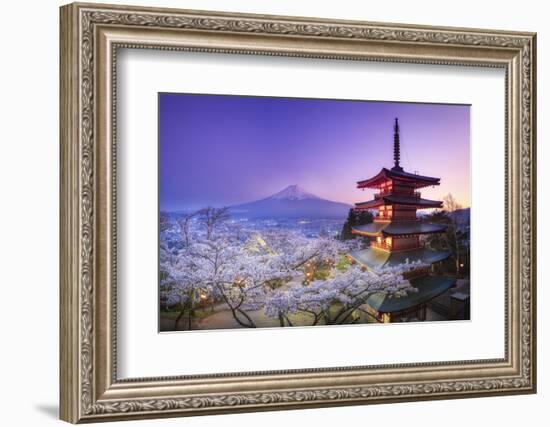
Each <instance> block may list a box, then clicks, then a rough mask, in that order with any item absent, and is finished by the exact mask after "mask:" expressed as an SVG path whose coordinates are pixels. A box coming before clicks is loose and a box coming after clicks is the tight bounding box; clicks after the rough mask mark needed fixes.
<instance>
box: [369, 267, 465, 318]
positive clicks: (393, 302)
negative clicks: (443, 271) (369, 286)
mask: <svg viewBox="0 0 550 427" xmlns="http://www.w3.org/2000/svg"><path fill="white" fill-rule="evenodd" d="M409 281H410V283H411V285H412V286H413V287H415V288H416V289H417V290H418V292H409V293H408V294H407V295H406V296H403V297H392V296H390V295H388V294H384V293H377V294H373V295H372V296H370V297H369V299H368V300H367V304H368V305H369V306H371V307H372V308H374V309H375V310H377V311H378V312H379V313H396V312H400V311H406V310H409V309H411V308H414V307H417V306H419V305H421V304H424V303H426V302H428V301H430V300H432V299H433V298H435V297H437V296H439V295H441V294H442V293H443V292H446V291H448V290H449V289H450V288H451V287H453V285H454V284H455V283H456V279H455V278H453V277H444V276H423V277H417V278H415V279H410V280H409Z"/></svg>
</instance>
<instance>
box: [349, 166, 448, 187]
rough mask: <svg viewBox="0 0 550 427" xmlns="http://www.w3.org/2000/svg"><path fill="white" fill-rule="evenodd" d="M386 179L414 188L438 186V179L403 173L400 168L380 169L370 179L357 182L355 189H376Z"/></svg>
mask: <svg viewBox="0 0 550 427" xmlns="http://www.w3.org/2000/svg"><path fill="white" fill-rule="evenodd" d="M388 179H394V180H398V181H405V182H407V183H410V184H413V187H415V188H421V187H427V186H430V185H439V181H440V179H439V178H435V177H431V176H423V175H417V174H415V173H410V172H405V171H404V170H403V169H402V168H401V167H394V168H392V169H387V168H382V170H380V172H378V174H377V175H375V176H373V177H372V178H369V179H365V180H363V181H358V182H357V188H378V187H379V186H380V185H381V184H382V183H383V182H385V181H386V180H388Z"/></svg>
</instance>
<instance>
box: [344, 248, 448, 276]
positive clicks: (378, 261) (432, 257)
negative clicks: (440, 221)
mask: <svg viewBox="0 0 550 427" xmlns="http://www.w3.org/2000/svg"><path fill="white" fill-rule="evenodd" d="M450 256H451V252H450V251H436V250H432V249H427V248H418V249H413V250H405V251H398V252H390V251H385V250H383V249H379V248H375V247H372V246H371V247H369V248H366V249H362V250H358V251H354V252H351V253H349V257H350V258H351V259H353V260H354V261H355V262H357V263H359V264H361V265H363V266H364V267H367V268H368V269H370V270H373V271H380V270H381V269H383V268H385V267H395V266H397V265H401V264H403V263H406V262H409V263H412V262H421V263H423V264H434V263H437V262H440V261H444V260H446V259H447V258H449V257H450Z"/></svg>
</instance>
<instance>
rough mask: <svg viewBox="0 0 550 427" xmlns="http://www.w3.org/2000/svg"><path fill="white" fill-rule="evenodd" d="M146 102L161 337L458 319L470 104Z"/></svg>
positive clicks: (172, 97)
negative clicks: (155, 193)
mask: <svg viewBox="0 0 550 427" xmlns="http://www.w3.org/2000/svg"><path fill="white" fill-rule="evenodd" d="M158 103H159V107H158V108H159V115H158V119H159V252H158V253H159V294H158V295H159V330H160V331H161V332H169V331H194V330H216V329H234V328H263V327H270V328H276V327H292V326H302V327H304V326H329V325H351V324H377V323H396V322H401V323H402V322H424V321H429V322H434V321H456V320H468V319H469V318H470V286H471V285H472V284H471V283H470V137H469V135H470V106H469V105H460V104H459V105H456V104H428V103H411V102H389V101H358V100H338V99H305V98H279V97H253V96H237V95H217V94H214V95H213V94H179V93H159V95H158ZM476 285H477V284H475V283H474V284H473V286H476Z"/></svg>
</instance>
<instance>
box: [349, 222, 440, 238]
mask: <svg viewBox="0 0 550 427" xmlns="http://www.w3.org/2000/svg"><path fill="white" fill-rule="evenodd" d="M446 229H447V225H446V224H434V223H431V222H425V221H418V220H416V221H403V222H371V223H370V224H365V225H356V226H353V227H351V232H352V233H353V234H358V235H361V236H366V237H378V236H403V235H411V234H432V233H441V232H443V231H445V230H446Z"/></svg>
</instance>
